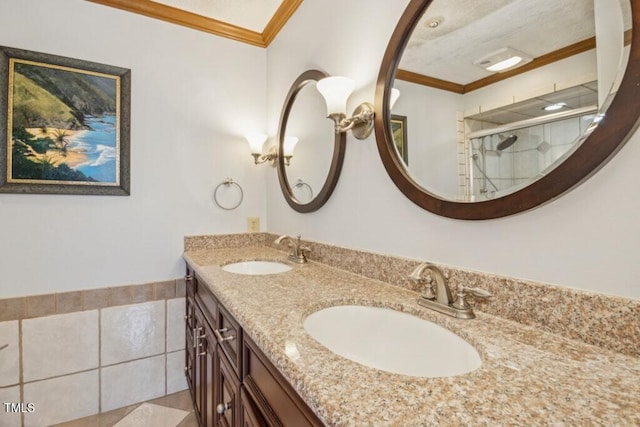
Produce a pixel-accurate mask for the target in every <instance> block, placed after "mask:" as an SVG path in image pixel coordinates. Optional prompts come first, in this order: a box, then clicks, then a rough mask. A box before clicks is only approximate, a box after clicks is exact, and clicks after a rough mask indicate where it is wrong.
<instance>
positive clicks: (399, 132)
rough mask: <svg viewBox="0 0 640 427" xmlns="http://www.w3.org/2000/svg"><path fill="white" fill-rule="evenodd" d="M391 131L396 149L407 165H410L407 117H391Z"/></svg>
mask: <svg viewBox="0 0 640 427" xmlns="http://www.w3.org/2000/svg"><path fill="white" fill-rule="evenodd" d="M391 131H392V132H393V141H394V142H395V143H396V149H397V150H398V153H399V154H400V157H402V160H404V164H405V165H407V166H408V165H409V153H408V150H407V116H398V115H395V114H392V115H391Z"/></svg>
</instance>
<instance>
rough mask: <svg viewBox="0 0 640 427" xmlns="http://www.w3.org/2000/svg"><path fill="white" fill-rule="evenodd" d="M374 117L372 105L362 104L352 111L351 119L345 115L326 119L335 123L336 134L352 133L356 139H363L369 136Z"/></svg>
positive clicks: (340, 114) (331, 116)
mask: <svg viewBox="0 0 640 427" xmlns="http://www.w3.org/2000/svg"><path fill="white" fill-rule="evenodd" d="M374 117H375V113H374V111H373V105H372V104H371V103H369V102H363V103H362V104H360V105H359V106H358V107H357V108H356V109H355V110H354V111H353V115H352V116H351V117H348V118H347V116H346V115H345V114H342V113H336V114H331V115H329V117H328V118H330V119H331V120H333V122H334V123H335V132H336V133H343V132H348V131H352V132H353V136H355V137H356V138H357V139H365V138H366V137H368V136H369V135H370V134H371V130H372V129H373V119H374Z"/></svg>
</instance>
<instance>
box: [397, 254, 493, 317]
mask: <svg viewBox="0 0 640 427" xmlns="http://www.w3.org/2000/svg"><path fill="white" fill-rule="evenodd" d="M425 271H429V272H430V273H431V277H432V278H433V279H435V282H436V283H435V289H434V287H433V283H432V280H429V281H426V280H425V279H424V278H423V273H424V272H425ZM409 279H411V280H413V281H416V282H423V281H424V282H426V284H427V286H426V288H425V292H424V294H423V295H421V296H420V298H418V304H420V305H421V306H423V307H427V308H430V309H432V310H436V311H437V312H439V313H444V314H448V315H449V316H453V317H457V318H459V319H473V318H474V317H476V315H475V314H474V313H473V309H472V308H471V305H470V304H469V303H468V302H467V300H466V298H467V296H468V295H472V296H474V297H476V298H489V297H490V296H491V294H490V293H489V292H487V291H485V290H484V289H479V288H469V287H466V286H463V285H462V284H458V287H457V295H456V298H455V300H454V299H453V297H452V296H451V288H450V287H449V284H448V283H447V279H446V277H445V275H444V273H443V272H442V270H441V269H440V268H439V267H437V266H436V265H434V264H431V263H423V264H420V265H419V266H417V267H416V268H415V270H413V272H412V273H411V274H410V275H409Z"/></svg>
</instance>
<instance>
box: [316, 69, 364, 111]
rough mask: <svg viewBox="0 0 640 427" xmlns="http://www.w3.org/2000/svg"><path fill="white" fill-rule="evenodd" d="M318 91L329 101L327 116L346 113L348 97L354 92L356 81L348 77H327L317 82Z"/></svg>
mask: <svg viewBox="0 0 640 427" xmlns="http://www.w3.org/2000/svg"><path fill="white" fill-rule="evenodd" d="M316 87H317V88H318V91H319V92H320V93H321V94H322V96H323V97H324V100H325V102H326V103H327V116H330V115H332V114H346V112H347V99H349V95H351V92H353V89H354V87H355V83H354V82H353V80H351V79H349V78H347V77H340V76H334V77H325V78H324V79H322V80H320V81H318V83H317V84H316Z"/></svg>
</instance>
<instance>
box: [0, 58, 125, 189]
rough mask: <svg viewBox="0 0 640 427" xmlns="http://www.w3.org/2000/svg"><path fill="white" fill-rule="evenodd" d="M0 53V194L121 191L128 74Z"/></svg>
mask: <svg viewBox="0 0 640 427" xmlns="http://www.w3.org/2000/svg"><path fill="white" fill-rule="evenodd" d="M0 51H1V52H2V58H1V61H0V72H1V73H0V74H1V75H2V78H3V82H2V85H3V86H4V87H2V100H1V102H2V107H1V108H2V110H0V111H1V113H2V116H1V121H2V122H1V123H2V125H1V126H2V129H1V130H0V131H1V132H2V134H1V135H0V150H1V151H2V154H0V174H1V176H0V192H12V193H55V194H99V195H128V194H129V103H130V71H129V70H127V69H123V68H119V67H113V66H108V65H103V64H96V63H92V62H87V61H81V60H77V59H72V58H66V57H59V56H54V55H48V54H44V53H38V52H31V51H25V50H19V49H13V48H6V47H0Z"/></svg>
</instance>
